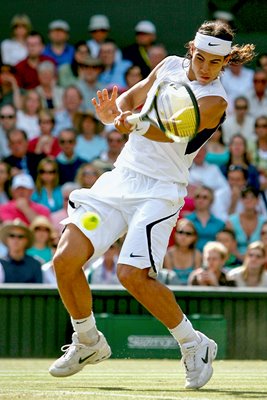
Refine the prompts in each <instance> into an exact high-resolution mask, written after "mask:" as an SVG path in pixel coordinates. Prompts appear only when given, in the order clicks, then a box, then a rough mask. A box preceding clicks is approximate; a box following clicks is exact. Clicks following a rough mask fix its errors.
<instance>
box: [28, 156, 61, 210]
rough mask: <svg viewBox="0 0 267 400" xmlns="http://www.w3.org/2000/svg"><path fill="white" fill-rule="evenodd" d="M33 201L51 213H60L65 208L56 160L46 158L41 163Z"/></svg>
mask: <svg viewBox="0 0 267 400" xmlns="http://www.w3.org/2000/svg"><path fill="white" fill-rule="evenodd" d="M32 200H33V201H35V202H37V203H39V204H42V205H44V206H46V207H47V208H48V209H49V210H50V211H51V212H55V211H58V210H60V209H61V208H62V207H63V196H62V192H61V187H60V186H59V174H58V165H57V162H56V160H55V159H54V158H51V157H46V158H43V159H42V160H41V161H40V163H39V165H38V169H37V178H36V189H35V191H34V193H33V194H32Z"/></svg>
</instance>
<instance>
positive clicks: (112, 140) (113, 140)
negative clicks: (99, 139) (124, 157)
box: [108, 138, 122, 143]
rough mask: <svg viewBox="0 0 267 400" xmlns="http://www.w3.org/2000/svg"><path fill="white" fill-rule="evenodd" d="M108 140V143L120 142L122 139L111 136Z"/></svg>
mask: <svg viewBox="0 0 267 400" xmlns="http://www.w3.org/2000/svg"><path fill="white" fill-rule="evenodd" d="M108 142H109V143H112V142H116V143H121V142H122V139H112V138H109V139H108Z"/></svg>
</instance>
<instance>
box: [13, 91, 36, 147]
mask: <svg viewBox="0 0 267 400" xmlns="http://www.w3.org/2000/svg"><path fill="white" fill-rule="evenodd" d="M41 109H42V102H41V96H40V95H39V93H38V92H37V91H36V90H28V91H27V93H26V94H25V96H24V100H23V102H22V108H21V110H18V112H17V128H18V129H23V130H24V131H25V132H26V133H27V137H28V139H29V140H31V139H33V138H35V137H36V136H39V135H40V125H39V118H38V113H39V112H40V110H41Z"/></svg>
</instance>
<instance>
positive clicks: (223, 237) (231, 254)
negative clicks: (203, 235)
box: [216, 228, 242, 270]
mask: <svg viewBox="0 0 267 400" xmlns="http://www.w3.org/2000/svg"><path fill="white" fill-rule="evenodd" d="M216 241H217V242H220V243H222V244H223V245H224V246H225V247H226V248H227V250H228V258H227V260H226V261H225V263H224V267H225V270H229V269H232V268H235V267H238V266H239V265H241V264H242V260H241V259H240V258H238V251H237V241H236V237H235V233H234V231H233V230H232V229H228V228H224V229H222V230H221V231H219V232H218V233H217V235H216Z"/></svg>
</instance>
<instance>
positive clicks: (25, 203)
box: [0, 174, 50, 225]
mask: <svg viewBox="0 0 267 400" xmlns="http://www.w3.org/2000/svg"><path fill="white" fill-rule="evenodd" d="M33 191H34V182H33V179H32V177H31V176H30V175H27V174H18V175H16V176H15V177H14V178H13V179H12V184H11V198H12V199H11V200H9V201H8V202H7V203H6V204H3V205H1V206H0V215H1V220H2V221H13V220H14V219H16V218H19V219H20V220H21V221H22V222H24V223H25V224H26V225H30V223H31V222H32V221H33V220H34V218H35V217H37V215H44V216H45V217H49V216H50V211H49V209H48V208H47V207H44V206H43V205H41V204H38V203H35V202H33V201H32V200H31V196H32V193H33Z"/></svg>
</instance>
